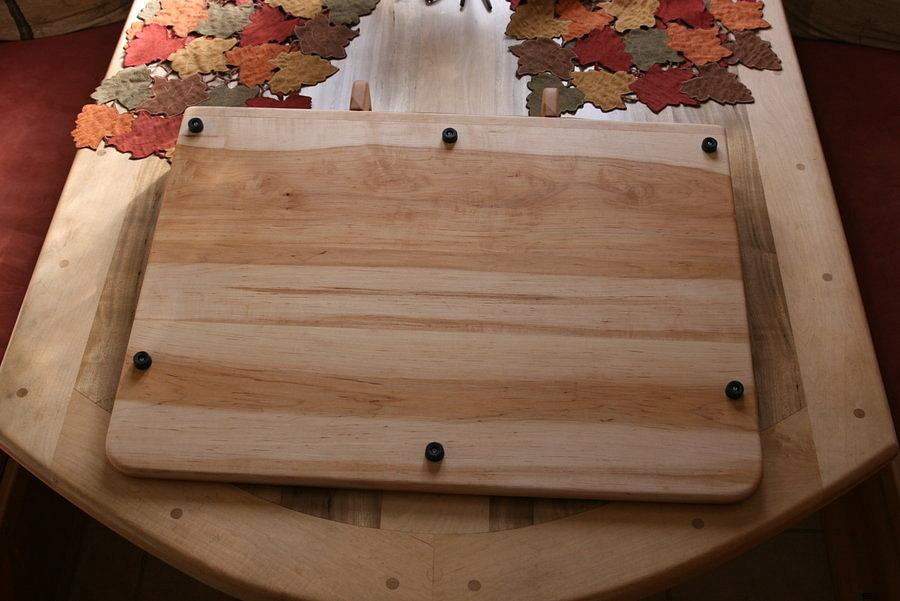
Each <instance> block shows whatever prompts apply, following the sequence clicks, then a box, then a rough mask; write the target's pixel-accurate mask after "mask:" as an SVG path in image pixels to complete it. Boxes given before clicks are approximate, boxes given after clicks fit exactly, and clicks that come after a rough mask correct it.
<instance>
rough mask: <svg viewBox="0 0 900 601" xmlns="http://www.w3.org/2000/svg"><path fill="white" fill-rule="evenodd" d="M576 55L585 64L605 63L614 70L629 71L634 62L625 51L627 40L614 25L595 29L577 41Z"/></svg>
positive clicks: (580, 62) (605, 65) (604, 64)
mask: <svg viewBox="0 0 900 601" xmlns="http://www.w3.org/2000/svg"><path fill="white" fill-rule="evenodd" d="M575 55H576V56H577V57H578V62H579V64H581V65H583V66H588V65H603V66H604V67H606V68H607V69H611V70H613V71H627V70H628V69H629V67H631V62H632V61H631V55H630V54H628V53H627V52H626V51H625V41H624V40H623V39H622V36H620V35H619V34H617V33H616V32H615V31H613V29H612V27H604V28H603V29H595V30H594V31H592V32H591V33H590V35H589V36H587V37H586V38H583V39H580V40H578V41H577V42H575Z"/></svg>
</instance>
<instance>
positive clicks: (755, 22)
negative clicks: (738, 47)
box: [709, 0, 771, 31]
mask: <svg viewBox="0 0 900 601" xmlns="http://www.w3.org/2000/svg"><path fill="white" fill-rule="evenodd" d="M762 11H763V3H762V2H752V1H749V0H741V1H740V2H732V1H731V0H710V5H709V12H711V13H712V14H713V16H714V17H715V18H716V19H718V20H719V22H721V23H722V25H724V26H725V27H727V28H728V29H729V30H731V31H743V30H745V29H761V28H765V27H771V26H770V25H769V23H768V22H767V21H766V20H765V19H763V18H762Z"/></svg>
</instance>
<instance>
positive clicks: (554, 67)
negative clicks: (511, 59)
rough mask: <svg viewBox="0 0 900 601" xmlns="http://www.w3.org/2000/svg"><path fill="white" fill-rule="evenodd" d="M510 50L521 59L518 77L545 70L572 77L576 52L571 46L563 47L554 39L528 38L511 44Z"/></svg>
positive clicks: (564, 76)
mask: <svg viewBox="0 0 900 601" xmlns="http://www.w3.org/2000/svg"><path fill="white" fill-rule="evenodd" d="M509 51H510V52H512V53H513V54H514V55H515V56H516V57H518V59H519V66H518V68H517V69H516V77H522V76H523V75H538V74H539V73H544V72H545V71H546V72H549V73H552V74H553V75H556V76H557V77H559V78H560V79H569V78H570V77H571V74H572V67H573V65H572V61H574V60H575V52H574V51H573V50H571V49H570V48H563V47H562V46H560V45H559V44H557V43H556V42H554V41H553V40H546V39H540V40H526V41H524V42H522V43H521V44H516V45H515V46H510V47H509Z"/></svg>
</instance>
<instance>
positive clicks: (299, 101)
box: [247, 94, 312, 109]
mask: <svg viewBox="0 0 900 601" xmlns="http://www.w3.org/2000/svg"><path fill="white" fill-rule="evenodd" d="M247 106H253V107H258V108H272V109H311V108H312V98H310V97H309V96H301V95H300V94H291V95H289V96H285V97H284V98H282V99H278V98H268V97H266V96H259V97H257V98H251V99H250V100H248V101H247Z"/></svg>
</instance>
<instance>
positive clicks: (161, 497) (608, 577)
mask: <svg viewBox="0 0 900 601" xmlns="http://www.w3.org/2000/svg"><path fill="white" fill-rule="evenodd" d="M470 5H471V6H469V7H467V9H466V10H465V11H464V12H462V13H459V12H458V7H457V4H456V3H453V2H449V1H447V0H445V2H442V3H439V4H436V5H434V6H431V7H426V6H424V4H423V3H421V2H418V1H412V0H382V2H381V4H380V6H379V7H378V8H377V10H376V11H375V13H374V14H373V15H372V16H370V17H367V18H365V19H364V20H363V22H362V35H361V36H360V38H359V39H357V40H356V41H354V42H353V43H352V45H351V46H350V48H349V58H348V59H347V60H346V61H343V63H342V64H340V65H339V66H340V67H341V71H340V72H339V73H338V74H337V75H336V76H334V77H333V78H331V79H329V80H328V81H327V82H325V83H324V84H321V85H319V86H317V87H316V88H313V89H312V90H311V95H312V96H313V102H314V106H316V107H317V108H335V109H339V108H345V107H346V103H347V101H348V99H349V96H350V86H351V83H352V81H353V80H355V79H367V80H369V81H370V82H371V84H372V88H373V98H372V100H373V105H374V108H375V110H383V111H409V112H446V113H469V114H487V115H492V114H501V115H502V114H523V113H524V98H525V95H526V93H527V90H526V89H525V84H524V81H518V80H516V79H515V77H514V76H513V73H514V71H515V58H514V57H513V56H512V55H511V54H509V53H508V52H507V51H506V45H507V42H505V41H504V39H503V36H502V31H503V29H504V27H505V25H506V22H507V20H508V12H507V10H506V7H505V5H503V4H501V5H500V6H498V7H496V9H495V10H494V12H493V13H492V14H488V13H486V12H485V11H484V10H482V7H481V6H480V4H478V3H470ZM135 8H136V9H139V8H140V6H137V7H135ZM135 13H136V11H134V12H132V19H133V18H134V14H135ZM766 18H767V19H768V20H769V21H771V22H772V24H773V28H772V30H770V31H768V32H765V33H764V34H763V35H764V37H765V38H767V39H769V40H771V41H772V42H773V46H774V48H775V49H776V51H777V52H778V54H779V55H780V56H781V58H782V60H783V61H784V67H785V69H784V71H783V72H780V73H772V72H757V71H750V70H747V69H742V71H741V77H742V79H743V80H744V81H745V82H746V83H747V84H748V85H749V87H750V88H751V89H752V90H753V92H754V94H755V96H756V99H757V102H756V103H755V104H753V105H749V106H742V107H737V108H732V107H727V108H723V107H719V106H718V105H713V104H707V105H705V106H704V107H703V108H702V109H700V110H695V109H678V110H671V109H667V110H666V111H664V112H663V113H661V114H660V115H658V116H655V115H652V114H651V113H649V112H647V111H646V110H642V107H641V106H631V107H629V109H628V110H627V111H619V112H617V113H613V114H607V115H602V114H600V113H599V112H596V111H594V112H592V111H591V110H588V109H585V110H582V111H581V112H580V113H579V116H581V117H596V118H605V119H622V120H646V121H694V122H709V123H719V124H722V125H724V126H725V127H726V128H727V130H728V141H729V152H730V155H731V160H732V165H733V171H734V186H735V203H736V205H737V212H738V224H739V230H740V237H741V248H742V255H743V266H744V272H745V279H746V282H747V287H748V307H749V314H750V326H751V336H752V341H753V354H754V363H755V369H756V374H757V375H756V380H757V388H758V390H757V392H758V396H759V402H760V427H761V430H762V433H761V434H762V445H763V459H764V476H763V481H762V485H761V487H760V489H759V491H758V492H757V493H756V494H755V495H754V496H752V497H751V498H750V499H749V500H747V501H745V502H742V503H739V504H737V505H726V506H711V505H675V504H649V503H627V502H615V503H605V504H604V503H594V502H572V501H568V502H567V501H553V500H531V499H509V498H488V497H464V496H449V495H446V496H445V495H437V496H427V495H415V494H401V493H380V492H372V491H370V492H364V491H338V490H323V489H299V488H289V487H265V486H241V487H238V486H232V485H227V484H200V483H189V482H168V481H154V480H138V479H131V478H127V477H125V476H122V475H120V474H119V473H118V472H116V471H115V470H114V469H113V468H112V467H111V466H110V465H109V463H108V461H107V459H106V455H105V452H104V441H105V437H106V430H107V424H108V421H109V410H110V407H111V403H112V399H113V396H114V393H115V388H116V382H117V379H118V375H119V373H118V372H119V367H120V359H121V357H122V353H123V352H124V348H125V343H126V341H127V339H128V332H129V329H130V320H131V317H132V314H133V310H134V305H135V299H136V294H137V290H138V287H139V285H140V272H141V269H142V266H143V263H144V261H145V257H146V250H147V243H148V240H149V236H150V232H151V231H152V227H153V222H154V218H155V215H156V211H157V209H158V202H159V196H160V191H161V188H162V185H163V182H164V179H165V175H166V171H167V165H166V164H165V163H164V162H162V161H160V160H156V159H148V160H143V161H130V160H128V159H127V158H126V157H125V156H124V155H121V154H118V153H116V152H115V151H112V150H109V151H100V152H97V153H94V152H91V151H87V150H83V151H80V152H79V153H78V155H77V157H76V159H75V163H74V165H73V167H72V171H71V173H70V176H69V180H68V183H67V184H66V187H65V190H64V192H63V195H62V198H61V199H60V203H59V207H58V209H57V212H56V215H55V217H54V220H53V223H52V225H51V228H50V231H49V233H48V235H47V239H46V242H45V245H44V249H43V251H42V253H41V256H40V260H39V261H38V264H37V267H36V269H35V272H34V276H33V279H32V282H31V286H30V287H29V289H28V293H27V295H26V298H25V302H24V304H23V307H22V312H21V314H20V316H19V320H18V323H17V324H16V329H15V332H14V335H13V338H12V342H11V344H10V346H9V349H8V351H7V354H6V357H5V359H4V362H3V365H2V367H0V445H2V447H3V448H4V449H5V450H6V451H7V452H9V453H10V454H11V455H12V456H13V457H14V458H15V459H16V460H17V461H19V462H21V463H22V464H23V465H24V466H25V467H27V468H28V469H29V470H31V471H32V472H33V473H35V474H36V475H37V476H39V477H40V478H42V479H43V480H44V481H46V482H47V483H48V484H50V485H51V486H52V487H53V488H55V489H56V490H57V491H59V492H60V493H61V494H63V495H65V496H66V497H68V498H69V499H71V500H72V501H73V502H74V503H76V504H77V505H78V506H80V507H81V508H83V509H84V510H85V511H87V512H88V513H90V514H91V515H93V516H94V517H96V518H97V519H99V520H100V521H102V522H103V523H105V524H106V525H108V526H110V527H111V528H113V529H114V530H116V531H118V532H120V533H121V534H123V535H124V536H126V537H127V538H129V539H131V540H132V541H134V542H135V543H137V544H139V545H141V546H142V547H144V548H146V549H147V550H149V551H150V552H152V553H154V554H156V555H158V556H159V557H161V558H163V559H165V560H166V561H168V562H170V563H172V564H174V565H175V566H176V567H178V568H180V569H182V570H184V571H186V572H188V573H189V574H191V575H193V576H195V577H197V578H199V579H201V580H204V581H206V582H207V583H209V584H212V585H214V586H217V587H219V588H222V589H223V590H225V591H227V592H229V593H232V594H234V595H237V596H240V597H244V598H248V599H273V598H278V599H285V598H287V599H367V600H374V599H391V600H394V601H399V600H402V599H409V600H416V601H420V600H422V599H480V600H488V599H498V600H509V599H516V600H517V601H529V600H535V601H538V600H540V601H546V600H548V599H586V598H597V597H599V598H629V597H635V596H638V595H641V594H644V593H650V592H653V591H654V590H656V589H660V588H663V587H665V586H667V585H669V584H672V583H673V582H675V581H676V580H679V579H682V578H685V577H687V576H688V575H690V574H693V573H696V572H698V571H700V570H703V569H705V568H709V567H710V566H712V565H714V564H715V563H718V562H721V561H724V560H725V559H727V558H729V557H731V556H734V555H735V554H737V553H739V552H740V551H742V550H744V549H746V548H748V547H750V546H751V545H753V544H756V543H758V542H760V541H762V540H763V539H764V538H766V537H768V536H771V535H773V534H774V533H776V532H778V531H779V530H780V529H783V528H784V527H786V526H788V525H789V524H790V523H792V522H794V521H796V520H798V519H800V518H802V517H803V516H805V515H806V514H808V513H810V512H812V511H813V510H815V509H816V508H818V507H820V506H821V505H823V504H824V503H826V502H827V501H828V500H830V499H832V498H834V497H835V496H836V495H838V494H839V493H841V492H842V491H844V490H846V489H847V488H849V487H850V486H852V485H853V484H854V483H856V482H859V481H860V480H861V479H863V478H864V477H866V476H867V475H868V474H870V473H872V472H873V471H874V470H876V469H877V468H879V467H880V466H882V465H883V464H885V463H886V462H887V461H888V460H889V459H890V458H891V457H892V456H893V455H894V454H895V451H896V439H895V435H894V431H893V428H892V426H891V421H890V415H889V411H888V407H887V403H886V399H885V394H884V390H883V387H882V384H881V380H880V376H879V372H878V366H877V364H876V362H875V356H874V352H873V350H872V345H871V342H870V339H869V334H868V329H867V325H866V320H865V315H864V313H863V309H862V305H861V302H860V298H859V293H858V290H857V286H856V282H855V279H854V275H853V269H852V265H851V263H850V257H849V255H848V252H847V246H846V243H845V241H844V236H843V231H842V229H841V221H840V218H839V215H838V212H837V208H836V206H835V202H834V197H833V193H832V190H831V187H830V184H829V180H828V173H827V171H826V166H825V162H824V159H823V157H822V152H821V149H820V146H819V142H818V139H817V136H816V131H815V126H814V123H813V119H812V115H811V113H810V110H809V105H808V103H807V99H806V94H805V91H804V88H803V82H802V79H801V76H800V71H799V68H798V65H797V60H796V57H795V55H794V51H793V48H792V46H791V41H790V37H789V33H788V29H787V25H786V22H785V17H784V13H783V10H782V8H781V6H780V3H779V2H776V1H774V0H772V1H771V2H769V3H767V6H766ZM120 59H121V52H117V53H116V57H115V59H114V61H113V62H114V65H113V66H112V67H111V70H113V71H114V70H116V69H118V65H117V61H119V60H120ZM776 251H777V252H776ZM322 518H326V519H322Z"/></svg>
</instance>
